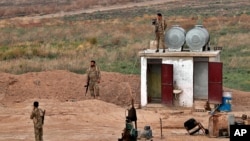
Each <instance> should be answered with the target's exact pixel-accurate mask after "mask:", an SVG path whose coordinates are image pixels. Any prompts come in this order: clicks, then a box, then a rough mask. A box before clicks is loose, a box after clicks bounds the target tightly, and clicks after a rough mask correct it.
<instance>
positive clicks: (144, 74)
mask: <svg viewBox="0 0 250 141" xmlns="http://www.w3.org/2000/svg"><path fill="white" fill-rule="evenodd" d="M147 95H148V94H147V58H145V57H141V106H146V105H147V103H148V101H147Z"/></svg>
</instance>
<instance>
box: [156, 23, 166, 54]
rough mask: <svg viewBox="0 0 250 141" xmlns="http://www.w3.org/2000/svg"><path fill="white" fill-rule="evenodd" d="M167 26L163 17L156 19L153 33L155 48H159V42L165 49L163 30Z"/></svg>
mask: <svg viewBox="0 0 250 141" xmlns="http://www.w3.org/2000/svg"><path fill="white" fill-rule="evenodd" d="M166 28H167V23H166V21H165V20H164V19H161V20H159V19H157V21H156V24H155V35H156V41H157V44H156V47H157V50H159V46H160V42H161V44H162V48H163V49H165V48H166V46H165V38H164V32H165V29H166Z"/></svg>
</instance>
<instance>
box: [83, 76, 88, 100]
mask: <svg viewBox="0 0 250 141" xmlns="http://www.w3.org/2000/svg"><path fill="white" fill-rule="evenodd" d="M84 87H86V91H85V96H86V94H87V92H88V89H89V77H88V81H87V84H86V85H85V86H84Z"/></svg>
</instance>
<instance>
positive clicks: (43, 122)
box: [42, 110, 45, 124]
mask: <svg viewBox="0 0 250 141" xmlns="http://www.w3.org/2000/svg"><path fill="white" fill-rule="evenodd" d="M44 117H45V110H44V111H43V116H42V124H43V123H44Z"/></svg>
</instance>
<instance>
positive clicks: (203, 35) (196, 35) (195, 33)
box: [186, 25, 209, 51]
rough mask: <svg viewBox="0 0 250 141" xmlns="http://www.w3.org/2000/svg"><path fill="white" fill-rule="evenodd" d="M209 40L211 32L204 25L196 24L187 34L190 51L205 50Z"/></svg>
mask: <svg viewBox="0 0 250 141" xmlns="http://www.w3.org/2000/svg"><path fill="white" fill-rule="evenodd" d="M208 42H209V33H208V31H207V30H206V29H205V28H204V27H203V26H202V25H195V27H194V28H193V29H191V30H189V31H188V32H187V34H186V44H187V46H188V47H189V49H190V51H203V50H204V48H205V46H207V45H208Z"/></svg>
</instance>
